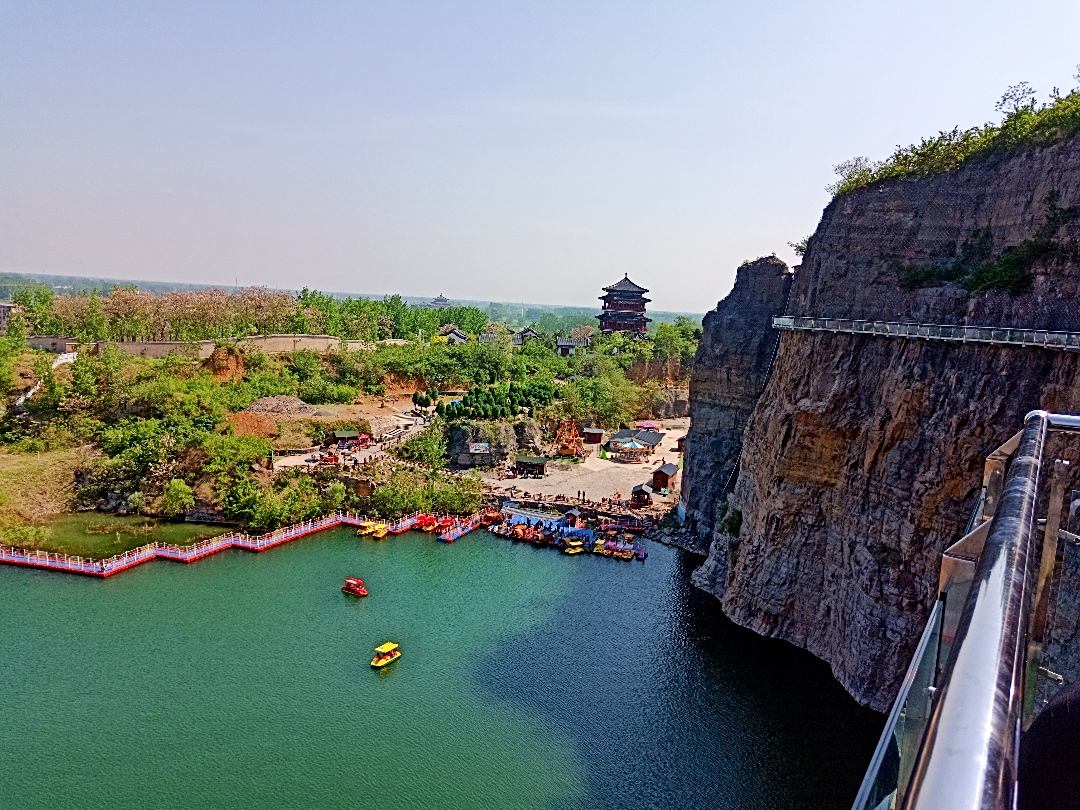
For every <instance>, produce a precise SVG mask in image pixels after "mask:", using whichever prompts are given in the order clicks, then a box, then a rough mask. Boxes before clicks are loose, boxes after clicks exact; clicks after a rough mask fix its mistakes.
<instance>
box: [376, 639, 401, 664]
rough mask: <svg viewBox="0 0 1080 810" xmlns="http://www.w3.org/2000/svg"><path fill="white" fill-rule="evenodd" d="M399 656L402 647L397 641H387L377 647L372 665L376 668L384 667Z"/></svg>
mask: <svg viewBox="0 0 1080 810" xmlns="http://www.w3.org/2000/svg"><path fill="white" fill-rule="evenodd" d="M399 658H401V649H400V648H399V647H398V645H397V644H396V643H395V642H393V641H387V642H384V643H382V644H380V645H379V646H378V647H376V648H375V657H374V658H372V659H371V666H372V667H373V668H375V669H382V668H383V667H385V666H386V665H387V664H392V663H394V662H395V661H397V660H398V659H399Z"/></svg>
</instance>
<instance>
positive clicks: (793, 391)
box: [683, 139, 1080, 709]
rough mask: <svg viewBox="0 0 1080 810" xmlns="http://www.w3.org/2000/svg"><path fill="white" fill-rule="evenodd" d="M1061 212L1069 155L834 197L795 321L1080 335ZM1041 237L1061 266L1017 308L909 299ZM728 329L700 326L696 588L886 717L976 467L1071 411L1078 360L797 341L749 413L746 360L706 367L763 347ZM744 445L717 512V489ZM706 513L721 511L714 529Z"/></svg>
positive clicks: (691, 468)
mask: <svg viewBox="0 0 1080 810" xmlns="http://www.w3.org/2000/svg"><path fill="white" fill-rule="evenodd" d="M1062 211H1064V212H1066V214H1069V215H1064V216H1063V215H1062V214H1061V212H1062ZM1070 212H1073V213H1075V212H1080V139H1073V140H1072V141H1069V142H1065V143H1061V144H1057V145H1055V146H1052V147H1047V148H1042V149H1031V150H1027V151H1023V152H1018V153H1014V154H1012V155H1008V156H996V157H993V158H991V159H986V160H982V161H978V162H976V163H973V164H971V165H967V166H965V167H963V168H961V169H959V170H957V171H954V172H951V173H948V174H943V175H937V176H932V177H926V178H919V179H911V180H900V181H893V182H889V183H884V184H880V185H878V186H875V187H871V188H866V189H861V190H859V191H856V192H853V193H850V194H847V195H844V196H843V197H841V198H839V199H837V200H835V201H833V203H831V204H830V205H829V206H828V207H827V208H826V210H825V212H824V214H823V216H822V220H821V223H820V225H819V227H818V229H817V231H816V232H815V233H814V235H813V236H812V237H811V239H810V242H809V248H808V251H807V253H806V256H805V257H804V262H803V264H802V266H801V267H799V268H797V270H796V273H795V278H794V282H793V284H792V287H791V293H790V300H789V305H788V307H787V313H788V314H792V315H806V316H830V317H853V318H863V319H868V320H881V321H922V322H937V323H954V324H956V323H969V324H979V325H1008V326H1014V327H1029V328H1052V329H1060V330H1080V306H1078V301H1080V267H1077V264H1076V262H1075V261H1072V260H1071V259H1070V257H1071V256H1072V255H1073V253H1075V244H1076V242H1077V240H1078V239H1080V217H1076V216H1072V215H1071V214H1070ZM1049 219H1053V220H1054V222H1055V227H1054V228H1052V229H1050V230H1052V231H1053V240H1054V244H1055V245H1059V246H1061V249H1060V250H1057V251H1056V252H1054V253H1052V254H1044V255H1049V256H1050V257H1051V258H1050V259H1047V260H1046V261H1043V262H1042V263H1040V262H1035V263H1033V264H1032V265H1031V271H1032V277H1031V284H1030V287H1029V289H1028V290H1027V291H1026V292H1023V293H1021V294H1012V295H1010V294H1006V293H1003V292H989V293H980V294H974V293H970V292H968V291H967V290H965V289H964V287H962V286H961V285H960V284H958V283H943V284H939V285H938V286H935V287H927V288H923V289H911V288H910V287H907V286H905V285H904V284H902V283H901V282H902V280H903V278H904V274H905V272H907V271H909V270H910V269H911V268H926V267H929V268H941V267H949V266H952V264H951V263H956V262H957V261H959V259H958V257H962V256H963V255H964V253H965V251H966V250H968V248H967V247H965V245H970V244H971V240H972V239H973V234H981V235H982V240H983V250H984V251H985V255H984V256H982V260H983V261H984V262H988V263H992V262H994V261H996V260H997V259H998V258H999V257H1001V256H1002V255H1003V254H1005V253H1006V252H1007V251H1009V250H1010V249H1015V248H1016V247H1017V246H1021V247H1022V246H1023V245H1024V244H1025V242H1026V241H1027V242H1030V241H1031V240H1033V239H1038V238H1043V237H1044V236H1045V234H1046V233H1047V232H1048V229H1047V222H1048V220H1049ZM745 294H746V293H745V292H741V293H740V296H745ZM733 295H734V291H733ZM729 298H730V297H729ZM726 306H728V300H727V299H726V300H725V302H722V303H721V306H720V308H719V309H718V311H720V310H723V309H724V308H725V307H726ZM740 328H741V327H740V326H739V325H738V324H737V323H725V322H724V321H723V319H720V318H717V317H714V316H710V319H707V320H706V339H705V342H704V344H703V351H702V353H701V354H700V355H699V365H698V367H697V368H695V371H694V377H693V381H692V385H691V403H692V412H691V416H692V420H693V422H692V427H691V436H690V438H688V445H689V446H690V451H689V453H688V458H687V461H688V464H687V471H686V474H685V478H684V484H683V495H684V500H685V505H686V514H687V520H686V525H687V527H688V528H690V529H691V530H692V531H694V532H695V533H696V534H697V536H698V538H699V540H700V541H703V542H709V543H710V549H709V555H708V558H707V560H706V562H705V563H704V564H703V566H702V567H701V569H699V570H698V571H697V572H696V573H695V582H696V583H697V584H698V585H699V586H701V587H703V588H705V589H706V590H708V591H710V592H712V593H714V594H716V595H717V596H718V597H719V598H720V599H721V600H722V602H723V605H724V609H725V611H726V612H727V613H728V615H730V616H731V617H732V618H733V619H734V620H735V621H737V622H739V623H741V624H744V625H746V626H748V627H751V628H753V629H755V630H757V631H758V632H761V633H765V634H768V635H774V636H778V637H780V638H784V639H787V640H789V641H792V642H794V643H796V644H798V645H800V646H802V647H805V648H806V649H808V650H810V651H811V652H813V653H814V654H815V655H818V656H820V657H821V658H823V659H824V660H826V661H827V662H829V663H830V664H831V666H832V668H833V672H834V674H835V675H836V677H837V679H838V680H839V681H840V682H841V683H842V684H843V685H844V686H845V687H846V688H847V689H848V690H849V691H851V693H852V694H853V695H854V696H855V697H856V698H857V699H858V700H860V701H861V702H863V703H866V704H868V705H870V706H873V707H875V708H878V709H885V708H887V707H888V705H889V703H890V702H891V700H892V697H893V695H894V694H895V691H896V688H897V685H898V683H899V679H900V677H901V676H902V674H903V671H904V669H905V667H906V665H907V662H908V661H909V659H910V655H911V652H912V650H913V647H914V644H915V642H916V640H917V638H918V636H919V634H920V633H921V630H922V627H923V624H924V623H925V617H926V615H927V612H928V610H929V608H930V606H931V605H932V602H933V599H934V597H935V593H936V583H937V573H938V566H939V562H940V556H941V552H942V550H943V548H944V547H945V546H946V545H948V544H949V543H951V542H952V541H954V540H955V539H956V538H957V537H958V536H959V534H960V532H961V530H962V528H963V526H964V524H965V522H966V520H967V518H968V515H969V513H970V511H971V509H972V507H973V505H974V501H975V498H976V494H977V487H978V484H979V480H980V473H981V469H982V463H983V459H984V457H985V456H986V454H987V453H988V452H990V451H991V450H992V449H993V448H994V447H996V446H997V445H998V444H1000V443H1001V442H1002V441H1004V440H1005V439H1006V438H1008V437H1009V436H1010V435H1012V433H1014V432H1015V431H1016V430H1017V429H1018V428H1019V426H1020V425H1021V422H1022V419H1023V416H1024V414H1025V413H1026V412H1027V411H1028V410H1031V409H1032V408H1036V407H1044V408H1047V409H1051V410H1061V411H1073V412H1076V411H1080V382H1078V375H1077V372H1078V371H1080V367H1078V363H1080V356H1078V355H1077V354H1074V353H1065V352H1059V351H1050V350H1044V349H1033V348H1019V347H1013V346H986V345H983V346H976V345H965V344H949V343H943V342H925V341H917V340H905V339H896V338H884V337H869V336H855V335H843V334H830V333H790V332H789V333H784V336H783V338H782V339H781V341H780V346H779V350H778V352H777V355H776V359H775V362H774V364H773V366H772V370H771V374H770V376H769V380H768V383H767V384H766V385H765V388H764V390H763V392H762V393H761V395H760V397H758V396H756V392H755V386H754V375H753V374H752V373H749V372H748V371H747V370H746V368H747V364H746V363H745V362H744V361H743V360H742V359H741V358H740V357H739V355H738V354H737V352H731V353H719V354H710V353H709V352H706V351H704V346H705V345H708V346H716V345H719V344H721V343H722V344H724V345H728V346H732V347H738V346H740V345H743V344H744V343H751V344H752V343H753V342H754V341H755V340H757V339H758V336H759V333H758V331H756V330H754V329H749V330H747V331H745V332H744V333H742V334H740V333H739V331H738V330H739V329H740ZM736 391H737V393H736ZM718 392H727V393H726V394H720V393H718ZM748 402H752V404H748ZM748 409H749V410H750V411H751V413H750V414H749V416H747V411H748ZM740 423H745V430H744V431H742V433H741V435H740V436H739V438H738V439H735V440H733V439H732V433H733V431H734V432H738V426H739V425H740ZM740 439H741V442H740ZM740 444H741V447H742V454H741V461H740V463H739V472H738V476H737V480H736V483H735V486H734V489H733V492H732V493H731V495H730V497H727V494H726V492H725V488H724V485H723V483H722V482H720V481H719V479H720V478H721V477H722V474H723V472H724V470H726V469H730V465H732V464H733V463H734V461H733V453H734V452H735V450H734V448H735V447H737V446H738V445H740ZM695 448H696V450H697V452H694V450H695ZM718 507H719V508H721V509H729V510H730V511H729V512H728V516H727V518H726V519H725V520H723V521H722V522H721V523H720V524H719V525H717V523H716V521H715V519H710V514H712V515H715V509H716V508H718ZM710 509H712V510H714V511H712V512H711V513H710Z"/></svg>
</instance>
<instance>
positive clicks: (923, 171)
mask: <svg viewBox="0 0 1080 810" xmlns="http://www.w3.org/2000/svg"><path fill="white" fill-rule="evenodd" d="M1078 75H1080V74H1078ZM996 109H997V111H998V112H1000V113H1002V119H1001V122H1000V123H999V124H983V125H982V126H978V127H972V128H970V129H963V130H962V129H960V128H959V127H954V128H953V129H951V130H949V131H948V132H939V133H938V134H937V135H935V136H933V137H931V138H923V139H922V140H921V141H920V142H919V143H918V144H913V145H911V146H898V147H897V148H896V151H895V152H893V154H892V155H890V156H889V157H888V158H886V159H885V160H883V161H880V162H872V161H870V160H869V159H868V158H865V157H858V158H851V159H850V160H846V161H844V162H842V163H839V164H837V165H836V166H834V167H833V168H834V170H835V171H836V173H837V175H839V178H840V179H839V180H837V181H836V182H835V183H833V184H832V185H830V186H828V191H829V192H830V193H831V194H833V195H835V196H839V195H841V194H847V193H848V192H850V191H854V190H855V189H858V188H863V187H865V186H868V185H871V184H873V183H879V182H882V181H885V180H891V179H894V178H898V177H915V176H919V175H927V174H938V173H941V172H948V171H952V170H954V169H956V168H958V167H959V166H960V165H961V164H963V163H964V162H965V161H968V160H971V159H973V158H977V157H981V156H983V155H987V154H990V153H991V152H995V151H1003V150H1007V149H1015V148H1018V147H1023V146H1030V145H1036V144H1047V143H1052V142H1054V141H1059V140H1062V139H1063V138H1067V137H1069V136H1071V135H1073V134H1075V133H1077V132H1080V90H1073V91H1072V92H1070V93H1069V94H1068V95H1065V96H1061V95H1060V94H1057V93H1056V92H1055V94H1052V95H1051V97H1050V99H1049V101H1048V102H1046V103H1045V104H1038V103H1036V101H1035V98H1034V92H1033V91H1031V90H1030V88H1029V87H1027V85H1026V83H1021V84H1020V85H1015V86H1013V87H1010V88H1009V90H1008V91H1006V93H1005V95H1004V96H1003V97H1002V99H1001V101H999V102H998V104H997V106H996Z"/></svg>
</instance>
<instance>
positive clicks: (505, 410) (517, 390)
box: [436, 380, 558, 419]
mask: <svg viewBox="0 0 1080 810" xmlns="http://www.w3.org/2000/svg"><path fill="white" fill-rule="evenodd" d="M557 396H558V389H557V388H556V386H555V384H554V383H552V382H548V381H545V380H533V381H529V382H509V383H500V384H498V385H488V386H481V387H477V388H470V389H469V391H468V393H466V394H465V396H464V397H463V398H462V399H461V400H460V401H459V402H455V403H452V404H450V405H446V406H444V408H443V410H442V413H443V414H445V415H446V417H447V418H449V419H512V418H513V417H515V416H517V415H518V413H520V412H521V409H522V408H528V409H529V410H530V412H533V413H535V412H536V411H537V410H539V409H540V408H542V407H544V406H545V405H549V404H551V402H553V401H554V400H555V399H556V397H557ZM436 412H437V413H438V409H437V408H436Z"/></svg>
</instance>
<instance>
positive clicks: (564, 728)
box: [0, 530, 881, 810]
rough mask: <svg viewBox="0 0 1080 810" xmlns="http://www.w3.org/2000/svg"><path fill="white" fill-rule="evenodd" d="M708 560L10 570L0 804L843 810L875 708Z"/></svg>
mask: <svg viewBox="0 0 1080 810" xmlns="http://www.w3.org/2000/svg"><path fill="white" fill-rule="evenodd" d="M692 562H693V561H692V558H690V557H688V556H685V555H684V554H683V553H682V552H678V551H675V550H673V549H668V548H665V547H662V546H657V545H653V546H651V549H650V557H649V559H648V561H647V562H646V563H645V564H644V565H642V564H640V563H637V562H618V561H613V560H609V559H603V558H597V557H592V556H588V555H581V556H580V557H577V558H568V557H566V556H564V555H562V554H558V553H555V552H553V551H549V550H540V549H534V548H531V547H526V546H520V545H513V544H511V543H508V542H506V541H501V540H496V539H494V538H491V537H490V536H489V535H487V534H486V533H476V534H473V535H470V536H468V537H466V538H464V539H462V540H460V541H458V542H457V543H455V544H453V545H444V544H441V543H436V542H433V541H432V540H431V538H430V537H429V536H427V535H420V534H408V535H405V536H402V537H400V538H388V539H387V540H386V541H384V542H376V541H372V540H358V539H357V538H356V537H355V536H354V535H353V533H352V532H351V531H346V530H334V531H330V532H325V533H323V534H321V535H319V536H316V537H313V538H309V539H306V540H302V541H298V542H295V543H291V544H288V545H286V546H282V547H280V548H277V549H274V550H272V551H269V552H266V553H263V554H250V553H245V552H241V551H229V552H224V553H222V554H219V555H216V556H214V557H210V558H208V559H205V560H202V561H200V562H198V563H196V564H193V565H180V564H175V563H168V562H163V561H157V562H153V563H150V564H148V565H144V566H141V567H139V568H137V569H134V570H132V571H129V572H127V573H124V574H121V575H119V576H117V577H115V578H112V579H109V580H104V581H100V580H94V579H88V578H82V577H76V576H69V575H63V574H54V573H48V572H41V571H31V570H26V569H18V568H14V567H0V600H2V602H0V603H2V604H3V606H4V613H5V615H4V622H3V627H2V629H0V648H2V650H3V655H2V657H0V797H2V798H0V805H2V806H3V807H12V808H50V810H52V808H60V807H63V808H67V807H95V808H96V807H102V808H106V807H108V808H113V807H237V808H247V807H252V808H255V807H259V808H266V807H299V806H319V807H346V806H363V805H371V806H374V807H391V806H398V807H415V808H427V807H431V808H466V807H492V808H503V807H505V808H519V807H520V808H544V807H548V808H564V807H565V808H594V807H611V808H619V807H716V808H740V809H743V808H746V809H749V808H754V809H755V810H756V809H757V808H787V807H798V808H813V809H816V808H847V807H849V806H850V802H851V800H852V798H853V796H854V793H855V790H856V788H857V787H858V783H859V780H860V778H861V776H862V773H863V770H864V768H865V766H866V763H867V761H868V759H869V756H870V753H871V751H872V748H873V745H874V742H875V740H876V737H877V733H878V731H879V730H880V727H881V719H880V717H879V716H878V715H875V714H873V713H871V712H868V711H865V710H862V709H860V708H858V707H857V706H856V705H855V704H854V703H853V702H852V701H851V699H850V698H848V697H847V696H846V695H845V694H844V693H843V691H842V690H841V689H840V688H839V686H837V685H836V684H835V683H834V682H833V681H832V680H831V678H830V676H829V672H828V669H827V667H825V666H824V665H823V664H822V663H821V662H819V661H816V660H815V659H813V658H812V657H810V656H809V655H807V654H806V653H803V652H801V651H799V650H796V649H795V648H793V647H791V646H790V645H787V644H784V643H782V642H777V641H770V640H765V639H760V638H758V637H756V636H754V635H753V634H751V633H749V632H747V631H744V630H742V629H740V628H737V627H735V626H734V625H732V624H731V623H730V622H728V621H727V620H726V619H724V617H723V616H722V614H721V613H720V611H719V609H718V606H717V603H716V601H715V600H714V599H712V598H711V597H708V596H706V595H704V594H701V593H700V592H698V591H696V590H695V589H694V588H693V587H692V586H691V585H690V584H689V581H688V580H689V573H690V571H691V569H692ZM349 575H354V576H360V577H363V578H364V579H365V580H366V581H367V583H368V586H369V588H370V589H371V596H369V597H367V598H366V599H356V598H354V597H348V596H346V595H344V594H342V593H341V592H340V590H339V588H340V584H341V580H342V578H343V577H345V576H349ZM388 639H392V640H394V641H397V642H399V643H400V644H401V646H402V650H403V652H404V655H403V657H402V658H401V660H399V661H398V662H397V663H395V664H392V665H391V666H390V667H388V668H387V669H385V670H383V671H381V672H376V671H373V670H372V669H371V668H370V667H369V665H368V662H369V660H370V654H371V648H372V647H373V646H375V645H376V644H378V643H381V642H383V641H385V640H388Z"/></svg>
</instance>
